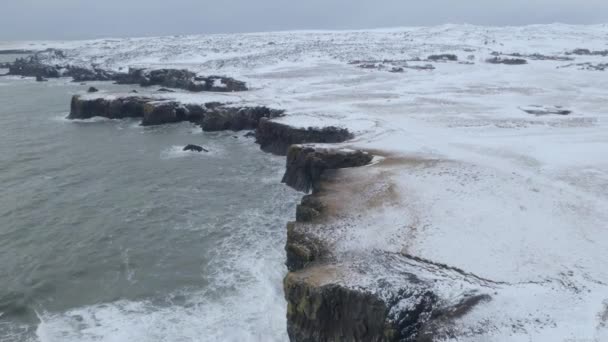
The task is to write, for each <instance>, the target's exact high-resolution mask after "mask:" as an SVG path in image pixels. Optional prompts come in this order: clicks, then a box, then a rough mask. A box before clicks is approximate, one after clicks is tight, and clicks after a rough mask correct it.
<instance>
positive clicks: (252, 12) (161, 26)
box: [0, 0, 608, 40]
mask: <svg viewBox="0 0 608 342" xmlns="http://www.w3.org/2000/svg"><path fill="white" fill-rule="evenodd" d="M1 2H2V3H1V4H0V40H22V39H81V38H95V37H110V36H114V37H124V36H156V35H172V34H189V33H221V32H257V31H276V30H296V29H358V28H375V27H390V26H414V25H436V24H443V23H470V24H481V25H522V24H535V23H554V22H564V23H573V24H597V23H608V0H418V1H410V0H370V1H362V0H302V1H293V0H213V1H209V0H2V1H1Z"/></svg>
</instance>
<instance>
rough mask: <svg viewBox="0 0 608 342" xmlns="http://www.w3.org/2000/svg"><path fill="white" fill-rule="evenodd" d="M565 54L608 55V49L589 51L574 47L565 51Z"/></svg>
mask: <svg viewBox="0 0 608 342" xmlns="http://www.w3.org/2000/svg"><path fill="white" fill-rule="evenodd" d="M566 54H567V55H578V56H603V57H606V56H608V50H601V51H591V50H589V49H574V50H572V51H570V52H567V53H566Z"/></svg>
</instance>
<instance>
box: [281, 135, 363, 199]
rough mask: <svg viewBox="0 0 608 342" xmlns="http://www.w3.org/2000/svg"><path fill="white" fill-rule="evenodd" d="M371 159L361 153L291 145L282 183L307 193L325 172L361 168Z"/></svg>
mask: <svg viewBox="0 0 608 342" xmlns="http://www.w3.org/2000/svg"><path fill="white" fill-rule="evenodd" d="M372 159H373V156H372V155H370V154H368V153H365V152H362V151H354V150H341V149H331V148H315V147H312V146H306V145H292V146H291V147H290V148H289V150H288V152H287V166H286V170H285V175H284V176H283V180H282V182H283V183H285V184H287V185H289V186H290V187H292V188H294V189H295V190H298V191H303V192H306V193H307V192H309V191H311V190H314V189H315V188H316V182H317V181H318V180H319V179H320V178H321V174H322V173H323V172H324V171H325V170H328V169H341V168H347V167H357V166H363V165H367V164H369V163H370V162H371V161H372Z"/></svg>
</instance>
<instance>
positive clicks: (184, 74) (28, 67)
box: [4, 49, 248, 92]
mask: <svg viewBox="0 0 608 342" xmlns="http://www.w3.org/2000/svg"><path fill="white" fill-rule="evenodd" d="M65 58H66V53H65V52H64V51H62V50H55V49H49V50H45V51H41V52H36V53H34V54H32V55H29V56H26V57H22V58H18V59H17V60H15V61H14V62H13V63H6V64H5V65H4V67H7V68H8V69H9V71H8V73H7V75H13V76H24V77H36V78H42V79H48V78H59V77H71V78H72V79H73V81H74V82H89V81H113V82H115V83H117V84H134V85H139V86H142V87H148V86H161V87H167V88H176V89H184V90H188V91H192V92H202V91H213V92H235V91H245V90H248V88H247V85H246V84H245V82H242V81H239V80H236V79H234V78H231V77H225V76H200V75H197V74H196V73H194V72H191V71H189V70H185V69H146V68H129V69H128V71H127V72H122V71H114V70H106V69H103V68H100V67H98V66H95V65H88V66H80V65H71V64H67V63H63V62H62V61H63V60H65ZM50 62H52V63H50Z"/></svg>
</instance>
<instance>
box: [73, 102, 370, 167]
mask: <svg viewBox="0 0 608 342" xmlns="http://www.w3.org/2000/svg"><path fill="white" fill-rule="evenodd" d="M283 114H284V111H282V110H277V109H272V108H268V107H264V106H233V105H227V104H222V103H217V102H208V103H205V104H183V103H180V102H177V101H174V100H171V99H170V98H152V97H146V96H138V95H132V96H119V97H103V96H101V97H95V96H89V95H84V96H83V95H75V96H74V97H73V98H72V104H71V110H70V115H69V117H68V118H70V119H89V118H92V117H95V116H101V117H106V118H110V119H120V118H127V117H131V118H142V125H144V126H150V125H161V124H166V123H174V122H181V121H190V122H194V123H196V124H198V125H200V126H201V127H202V129H203V130H204V131H207V132H212V131H225V130H232V131H241V130H256V133H255V137H256V141H257V142H258V143H259V144H260V146H261V148H262V149H263V150H264V151H267V152H271V153H274V154H278V155H286V154H287V150H288V148H289V146H291V145H293V144H303V143H337V142H343V141H346V140H348V139H351V138H352V134H351V133H350V132H349V131H348V130H346V129H344V128H338V127H324V128H297V127H292V126H289V125H285V124H282V123H279V122H275V121H272V119H274V118H278V117H280V116H282V115H283ZM338 155H344V156H346V155H347V154H337V155H336V156H335V157H337V156H338ZM363 159H365V158H363ZM337 162H338V161H337V160H333V159H331V160H325V161H324V163H325V164H327V165H328V166H330V167H331V166H332V165H334V164H335V163H337ZM314 167H316V168H320V167H321V164H318V163H317V164H315V165H314Z"/></svg>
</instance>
